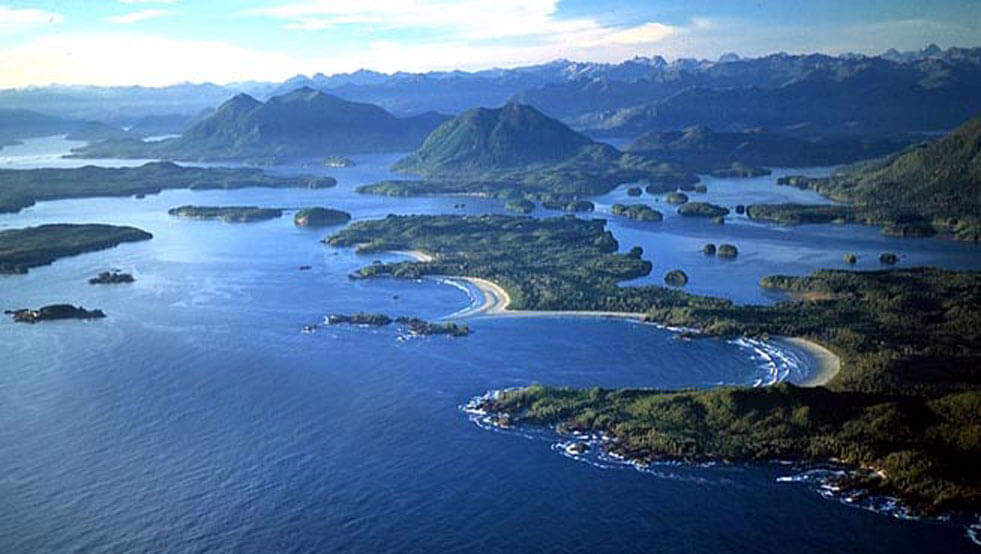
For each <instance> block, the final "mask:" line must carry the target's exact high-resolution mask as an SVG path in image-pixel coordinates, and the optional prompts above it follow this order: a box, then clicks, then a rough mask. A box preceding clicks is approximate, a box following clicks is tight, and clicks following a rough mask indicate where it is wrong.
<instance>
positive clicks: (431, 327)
mask: <svg viewBox="0 0 981 554" xmlns="http://www.w3.org/2000/svg"><path fill="white" fill-rule="evenodd" d="M395 321H396V322H397V323H398V324H400V325H404V326H405V327H406V328H407V329H408V330H409V333H411V334H413V335H418V336H423V337H428V336H430V335H447V336H450V337H465V336H467V335H469V334H470V326H469V325H457V324H456V323H454V322H452V321H449V322H446V323H433V322H430V321H426V320H423V319H419V318H417V317H400V318H397V319H396V320H395Z"/></svg>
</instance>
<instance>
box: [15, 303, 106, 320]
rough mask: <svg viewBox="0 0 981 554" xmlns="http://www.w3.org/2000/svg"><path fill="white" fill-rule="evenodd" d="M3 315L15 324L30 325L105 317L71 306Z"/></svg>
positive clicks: (97, 311) (59, 305) (61, 305)
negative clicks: (7, 316)
mask: <svg viewBox="0 0 981 554" xmlns="http://www.w3.org/2000/svg"><path fill="white" fill-rule="evenodd" d="M4 313H5V314H8V315H10V316H11V317H13V319H14V321H15V322H17V323H32V324H33V323H40V322H42V321H56V320H59V319H102V318H104V317H106V314H105V313H104V312H103V311H102V310H86V309H85V308H83V307H81V306H72V305H71V304H51V305H50V306H44V307H43V308H38V309H36V310H32V309H30V308H22V309H19V310H6V311H4Z"/></svg>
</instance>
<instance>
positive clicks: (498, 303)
mask: <svg viewBox="0 0 981 554" xmlns="http://www.w3.org/2000/svg"><path fill="white" fill-rule="evenodd" d="M395 253H396V254H402V255H405V256H409V257H411V258H413V259H414V260H416V261H418V262H431V261H433V260H434V259H435V257H434V256H432V255H430V254H427V253H425V252H422V251H419V250H399V251H396V252H395ZM432 277H436V278H444V279H455V280H457V281H463V282H466V283H469V284H470V285H472V286H473V287H474V288H475V289H477V291H478V292H479V293H480V294H481V295H482V296H483V297H484V299H483V302H481V303H480V304H478V305H476V306H471V307H469V308H466V309H464V310H461V311H459V312H457V313H455V314H453V315H452V316H449V317H448V318H447V319H463V318H467V317H475V316H494V317H502V316H503V317H605V318H613V319H626V320H632V321H640V322H643V321H645V319H646V314H643V313H636V312H600V311H589V310H578V311H577V310H565V311H546V310H541V311H539V310H510V309H508V306H509V305H510V304H511V295H509V294H508V293H507V291H506V290H504V288H503V287H502V286H500V285H498V284H497V283H495V282H493V281H490V280H488V279H482V278H480V277H463V276H459V275H449V276H435V275H434V276H432ZM775 338H776V339H777V341H778V342H779V341H784V342H786V343H789V344H790V345H792V346H795V347H797V348H799V349H801V350H803V351H804V352H805V353H806V354H807V355H808V356H810V357H811V360H812V361H813V363H814V366H813V369H814V371H812V372H811V373H810V374H809V375H808V376H807V378H806V379H804V380H803V381H801V382H799V383H795V384H796V385H797V386H800V387H823V386H825V385H827V384H828V383H829V382H830V381H831V380H832V379H834V378H835V376H837V375H838V372H839V371H841V358H839V357H838V355H837V354H835V353H834V352H832V351H830V350H828V349H827V348H825V347H824V346H821V345H820V344H818V343H816V342H814V341H810V340H807V339H805V338H802V337H775Z"/></svg>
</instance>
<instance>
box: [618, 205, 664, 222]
mask: <svg viewBox="0 0 981 554" xmlns="http://www.w3.org/2000/svg"><path fill="white" fill-rule="evenodd" d="M610 213H611V214H613V215H617V216H621V217H628V218H630V219H636V220H637V221H661V220H663V219H664V215H662V214H661V212H659V211H657V210H655V209H654V208H652V207H650V206H648V205H647V204H614V205H613V206H611V207H610Z"/></svg>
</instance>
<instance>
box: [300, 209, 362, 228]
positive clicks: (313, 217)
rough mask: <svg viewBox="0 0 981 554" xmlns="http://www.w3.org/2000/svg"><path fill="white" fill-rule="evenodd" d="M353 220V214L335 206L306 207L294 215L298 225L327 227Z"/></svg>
mask: <svg viewBox="0 0 981 554" xmlns="http://www.w3.org/2000/svg"><path fill="white" fill-rule="evenodd" d="M348 221H351V214H349V213H347V212H345V211H342V210H335V209H333V208H304V209H302V210H298V211H297V212H296V214H295V215H294V216H293V224H294V225H296V226H297V227H326V226H328V225H340V224H342V223H347V222H348Z"/></svg>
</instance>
